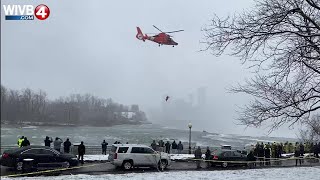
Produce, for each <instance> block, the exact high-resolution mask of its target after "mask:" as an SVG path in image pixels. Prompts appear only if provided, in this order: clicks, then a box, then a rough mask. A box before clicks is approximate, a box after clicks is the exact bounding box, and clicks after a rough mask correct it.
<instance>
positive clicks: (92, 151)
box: [0, 145, 243, 155]
mask: <svg viewBox="0 0 320 180" xmlns="http://www.w3.org/2000/svg"><path fill="white" fill-rule="evenodd" d="M51 147H52V148H53V146H51ZM85 147H86V154H87V155H99V154H102V147H101V145H95V146H94V145H86V146H85ZM111 147H112V145H108V146H107V154H108V153H109V152H110V151H111ZM16 148H18V146H5V145H4V146H1V149H0V150H1V154H2V153H3V152H4V151H6V150H11V149H16ZM209 148H210V150H211V151H214V150H216V149H221V147H220V146H211V147H209ZM163 149H164V151H165V147H164V148H163ZM195 149H196V146H193V147H192V148H191V153H192V154H193V153H194V151H195ZM206 149H207V147H201V151H202V153H205V152H206ZM232 149H239V150H241V149H242V150H243V148H240V147H233V148H232ZM156 150H157V151H159V150H160V148H159V147H158V148H157V149H156ZM61 152H63V146H61ZM70 152H71V153H72V154H75V155H77V154H78V145H72V146H71V147H70ZM170 152H171V153H172V152H174V151H172V149H171V151H170ZM188 153H189V147H188V146H184V147H183V150H182V151H181V154H188Z"/></svg>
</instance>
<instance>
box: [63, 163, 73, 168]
mask: <svg viewBox="0 0 320 180" xmlns="http://www.w3.org/2000/svg"><path fill="white" fill-rule="evenodd" d="M70 167H71V166H70V163H69V162H68V161H66V162H65V164H64V165H63V168H70Z"/></svg>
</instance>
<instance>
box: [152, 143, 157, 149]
mask: <svg viewBox="0 0 320 180" xmlns="http://www.w3.org/2000/svg"><path fill="white" fill-rule="evenodd" d="M151 148H152V149H153V150H156V149H157V144H156V143H155V142H152V143H151Z"/></svg>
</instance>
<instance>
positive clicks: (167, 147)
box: [151, 140, 183, 154]
mask: <svg viewBox="0 0 320 180" xmlns="http://www.w3.org/2000/svg"><path fill="white" fill-rule="evenodd" d="M151 148H152V149H153V150H155V151H161V152H166V153H168V154H170V153H172V154H176V153H178V154H181V152H182V150H183V145H182V143H181V141H179V143H178V144H177V143H176V141H175V140H174V141H173V142H172V144H171V143H170V142H169V141H167V142H166V143H164V142H163V140H160V141H159V142H158V143H156V141H155V140H153V142H152V143H151ZM171 150H172V152H171Z"/></svg>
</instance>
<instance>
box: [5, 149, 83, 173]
mask: <svg viewBox="0 0 320 180" xmlns="http://www.w3.org/2000/svg"><path fill="white" fill-rule="evenodd" d="M78 163H79V161H78V159H77V157H76V156H75V155H73V154H63V153H60V152H58V151H56V150H54V149H52V148H50V147H46V146H27V147H22V148H16V149H12V150H8V151H4V153H3V154H2V157H1V165H2V166H7V167H14V168H15V169H16V170H19V171H20V170H23V168H24V165H26V164H29V165H30V164H31V166H32V168H36V169H41V168H50V167H51V168H52V167H70V166H76V165H78Z"/></svg>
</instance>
